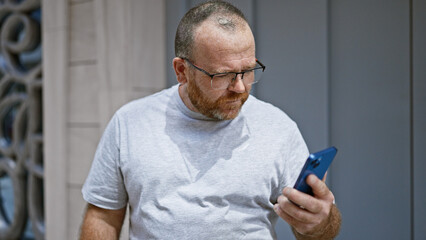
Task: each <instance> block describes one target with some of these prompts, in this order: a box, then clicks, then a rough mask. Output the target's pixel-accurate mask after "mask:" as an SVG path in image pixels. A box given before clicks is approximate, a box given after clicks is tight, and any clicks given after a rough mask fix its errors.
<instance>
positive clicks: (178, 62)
mask: <svg viewBox="0 0 426 240" xmlns="http://www.w3.org/2000/svg"><path fill="white" fill-rule="evenodd" d="M173 69H174V70H175V74H176V79H177V81H178V82H179V83H180V84H184V83H186V82H187V81H188V75H187V71H186V69H187V68H186V64H185V60H184V59H182V58H178V57H175V58H174V59H173Z"/></svg>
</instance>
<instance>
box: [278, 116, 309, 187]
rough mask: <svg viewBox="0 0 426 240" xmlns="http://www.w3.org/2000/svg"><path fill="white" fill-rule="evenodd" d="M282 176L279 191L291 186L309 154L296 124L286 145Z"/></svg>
mask: <svg viewBox="0 0 426 240" xmlns="http://www.w3.org/2000/svg"><path fill="white" fill-rule="evenodd" d="M283 154H284V156H285V161H284V169H283V176H282V178H281V184H280V188H279V189H280V191H281V192H282V189H283V188H285V187H293V186H294V184H295V183H296V180H297V177H298V176H299V173H300V171H301V170H302V168H303V165H304V164H305V161H306V159H307V158H308V156H309V150H308V147H307V146H306V143H305V141H304V139H303V137H302V134H301V133H300V131H299V129H298V128H297V125H296V124H295V127H294V128H293V134H292V135H291V137H290V138H289V144H288V145H287V147H286V150H285V152H284V153H283ZM281 192H280V193H281Z"/></svg>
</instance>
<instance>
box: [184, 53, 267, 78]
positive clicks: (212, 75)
mask: <svg viewBox="0 0 426 240" xmlns="http://www.w3.org/2000/svg"><path fill="white" fill-rule="evenodd" d="M182 59H183V60H185V61H187V62H188V63H189V64H191V66H193V67H194V68H195V69H197V70H198V71H201V72H203V73H205V74H206V75H207V76H209V77H210V80H211V81H213V78H214V77H215V76H220V75H226V74H230V73H231V74H232V73H233V74H235V76H234V77H233V78H232V80H231V82H230V84H231V83H232V82H233V81H235V79H237V76H238V74H241V79H244V74H245V73H246V72H250V71H254V70H257V69H262V72H264V71H265V68H266V66H265V65H263V63H261V62H260V61H259V60H257V58H256V63H257V64H259V65H260V67H254V68H251V69H248V70H244V71H241V72H222V73H214V74H211V73H209V72H207V71H206V70H204V69H202V68H200V67H198V66H197V65H195V64H193V63H192V62H191V61H189V59H187V58H182ZM254 83H256V82H253V83H251V84H254ZM212 84H213V83H212Z"/></svg>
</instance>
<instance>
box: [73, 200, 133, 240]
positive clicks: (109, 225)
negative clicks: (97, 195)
mask: <svg viewBox="0 0 426 240" xmlns="http://www.w3.org/2000/svg"><path fill="white" fill-rule="evenodd" d="M125 215H126V208H122V209H119V210H108V209H103V208H99V207H96V206H94V205H92V204H87V210H86V214H85V216H84V220H83V224H82V226H81V235H80V240H86V239H90V240H92V239H95V240H96V239H102V240H109V239H111V240H112V239H118V238H119V237H120V231H121V227H122V225H123V221H124V216H125Z"/></svg>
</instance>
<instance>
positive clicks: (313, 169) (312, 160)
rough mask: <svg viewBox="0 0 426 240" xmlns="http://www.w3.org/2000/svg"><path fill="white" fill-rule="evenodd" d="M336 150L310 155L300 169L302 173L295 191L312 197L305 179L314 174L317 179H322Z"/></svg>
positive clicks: (326, 150) (310, 189)
mask: <svg viewBox="0 0 426 240" xmlns="http://www.w3.org/2000/svg"><path fill="white" fill-rule="evenodd" d="M336 153H337V149H336V148H335V147H330V148H327V149H324V150H322V151H319V152H316V153H311V154H310V155H309V157H308V159H307V160H306V162H305V165H304V166H303V168H302V171H301V172H300V174H299V177H298V178H297V181H296V184H294V187H293V188H295V189H297V190H299V191H301V192H304V193H307V194H309V195H311V196H313V195H314V193H313V192H312V188H311V187H310V186H309V185H308V184H307V183H306V178H307V177H308V176H309V175H310V174H315V175H316V176H317V177H318V178H319V179H321V180H322V179H323V178H324V175H325V173H326V172H327V169H328V167H329V166H330V164H331V162H332V161H333V159H334V157H335V156H336Z"/></svg>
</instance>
